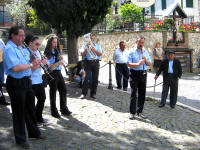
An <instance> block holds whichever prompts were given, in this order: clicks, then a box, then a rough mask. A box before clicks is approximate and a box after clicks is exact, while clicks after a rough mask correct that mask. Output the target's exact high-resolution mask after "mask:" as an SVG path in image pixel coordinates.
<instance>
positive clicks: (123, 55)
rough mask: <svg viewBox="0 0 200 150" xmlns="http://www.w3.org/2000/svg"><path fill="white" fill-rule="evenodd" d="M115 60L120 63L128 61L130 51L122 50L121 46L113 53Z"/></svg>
mask: <svg viewBox="0 0 200 150" xmlns="http://www.w3.org/2000/svg"><path fill="white" fill-rule="evenodd" d="M113 61H114V62H115V63H120V64H123V63H127V62H128V52H127V51H126V50H124V51H122V50H121V49H120V48H118V49H116V50H115V52H114V54H113Z"/></svg>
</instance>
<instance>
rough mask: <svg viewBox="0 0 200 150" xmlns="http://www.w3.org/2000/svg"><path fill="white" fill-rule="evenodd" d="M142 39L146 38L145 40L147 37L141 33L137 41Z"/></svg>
mask: <svg viewBox="0 0 200 150" xmlns="http://www.w3.org/2000/svg"><path fill="white" fill-rule="evenodd" d="M141 39H144V40H145V37H144V36H142V35H141V36H139V37H138V39H137V41H139V40H141Z"/></svg>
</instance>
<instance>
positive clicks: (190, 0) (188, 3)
mask: <svg viewBox="0 0 200 150" xmlns="http://www.w3.org/2000/svg"><path fill="white" fill-rule="evenodd" d="M186 7H187V8H193V0H186Z"/></svg>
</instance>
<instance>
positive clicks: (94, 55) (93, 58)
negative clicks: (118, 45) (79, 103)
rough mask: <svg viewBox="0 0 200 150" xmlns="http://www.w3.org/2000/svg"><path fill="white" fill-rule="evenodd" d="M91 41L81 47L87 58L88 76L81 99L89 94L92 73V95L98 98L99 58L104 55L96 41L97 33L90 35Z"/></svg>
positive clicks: (83, 54) (84, 56)
mask: <svg viewBox="0 0 200 150" xmlns="http://www.w3.org/2000/svg"><path fill="white" fill-rule="evenodd" d="M89 38H90V40H91V41H90V42H88V43H85V44H84V45H83V47H82V49H81V56H83V58H84V59H85V64H84V65H85V67H84V69H85V72H86V76H85V79H84V81H83V86H82V95H81V96H80V98H81V99H84V98H85V96H86V95H87V91H88V87H89V82H88V81H89V79H90V76H91V73H92V85H91V91H90V96H91V97H92V98H94V99H96V92H97V86H98V77H99V60H100V58H101V55H102V50H101V46H100V44H98V43H96V42H94V39H95V34H93V33H91V34H90V35H89Z"/></svg>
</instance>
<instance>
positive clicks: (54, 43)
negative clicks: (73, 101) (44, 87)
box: [44, 36, 71, 118]
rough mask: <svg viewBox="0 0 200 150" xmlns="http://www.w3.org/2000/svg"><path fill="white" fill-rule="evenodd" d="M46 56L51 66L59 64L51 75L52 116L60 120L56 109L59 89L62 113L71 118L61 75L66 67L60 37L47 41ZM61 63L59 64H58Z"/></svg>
mask: <svg viewBox="0 0 200 150" xmlns="http://www.w3.org/2000/svg"><path fill="white" fill-rule="evenodd" d="M44 54H45V56H46V57H47V62H48V64H49V66H50V68H51V67H52V66H55V65H54V64H59V65H58V66H57V67H56V68H55V70H53V71H52V72H51V73H50V74H51V75H52V77H53V78H54V80H53V81H51V82H50V83H49V87H50V91H49V93H50V105H51V115H52V116H53V117H55V118H60V114H59V113H58V110H57V107H56V91H57V89H58V92H59V95H60V111H61V114H62V115H67V116H69V115H70V114H71V112H70V111H69V109H68V107H67V89H66V86H65V81H64V78H63V76H62V74H61V69H62V65H64V61H63V57H62V55H61V50H60V48H59V41H58V37H57V36H54V37H51V38H50V39H49V40H48V41H47V46H46V48H45V51H44ZM58 62H59V63H58Z"/></svg>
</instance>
